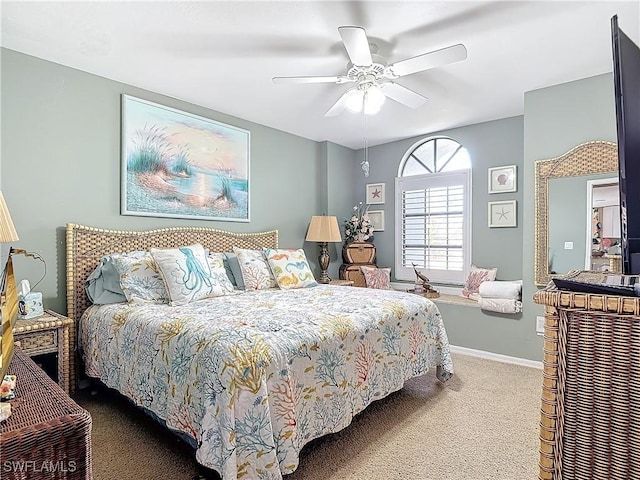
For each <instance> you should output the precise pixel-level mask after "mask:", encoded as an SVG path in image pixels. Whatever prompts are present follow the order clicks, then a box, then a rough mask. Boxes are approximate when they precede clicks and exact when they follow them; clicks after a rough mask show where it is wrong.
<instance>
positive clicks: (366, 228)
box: [344, 202, 374, 244]
mask: <svg viewBox="0 0 640 480" xmlns="http://www.w3.org/2000/svg"><path fill="white" fill-rule="evenodd" d="M368 210H369V206H368V205H364V204H363V203H362V202H359V203H358V204H357V205H354V206H353V214H352V215H351V218H348V219H345V221H344V242H345V244H349V243H351V242H366V241H367V240H369V241H370V240H373V230H374V228H373V224H372V223H371V220H370V219H369V214H368V213H367V212H368Z"/></svg>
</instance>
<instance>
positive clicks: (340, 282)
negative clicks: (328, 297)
mask: <svg viewBox="0 0 640 480" xmlns="http://www.w3.org/2000/svg"><path fill="white" fill-rule="evenodd" d="M329 285H339V286H341V287H351V286H353V280H331V281H330V282H329Z"/></svg>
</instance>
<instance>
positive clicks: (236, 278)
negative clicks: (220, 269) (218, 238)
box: [224, 252, 244, 290]
mask: <svg viewBox="0 0 640 480" xmlns="http://www.w3.org/2000/svg"><path fill="white" fill-rule="evenodd" d="M224 256H225V259H226V260H227V264H228V265H229V271H231V275H232V276H233V280H232V282H233V284H234V285H235V286H236V288H238V290H244V280H243V279H242V270H241V269H240V262H239V261H238V256H237V255H236V254H235V253H230V252H225V254H224ZM225 268H226V265H225ZM229 271H227V275H228V274H229Z"/></svg>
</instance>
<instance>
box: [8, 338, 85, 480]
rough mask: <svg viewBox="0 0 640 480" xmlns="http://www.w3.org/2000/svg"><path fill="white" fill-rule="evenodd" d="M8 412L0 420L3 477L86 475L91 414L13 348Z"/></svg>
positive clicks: (74, 479) (70, 478)
mask: <svg viewBox="0 0 640 480" xmlns="http://www.w3.org/2000/svg"><path fill="white" fill-rule="evenodd" d="M8 372H9V373H10V374H13V375H16V376H17V377H18V378H17V385H16V398H14V399H13V400H10V403H11V409H12V413H11V416H10V417H9V418H8V419H6V420H4V421H3V422H0V465H1V466H2V479H3V480H25V479H29V480H45V479H46V480H53V479H57V480H91V479H92V478H93V473H92V469H91V466H92V464H91V416H90V415H89V412H87V411H86V410H85V409H83V408H82V407H80V406H79V405H77V404H76V403H75V402H74V401H73V400H72V399H71V398H69V396H68V395H67V394H66V393H64V392H63V391H62V389H61V388H60V387H59V386H58V385H57V384H56V383H55V382H54V381H53V380H51V379H50V378H49V377H48V376H47V375H46V373H44V371H43V370H42V369H41V368H39V367H38V366H37V365H36V364H35V363H34V362H33V360H32V359H31V358H29V357H28V356H27V355H26V354H25V353H24V352H22V351H20V349H19V348H16V350H15V352H14V356H13V359H12V361H11V364H10V365H9V370H8Z"/></svg>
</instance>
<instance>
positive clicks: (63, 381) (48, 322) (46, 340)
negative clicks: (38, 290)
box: [13, 310, 75, 394]
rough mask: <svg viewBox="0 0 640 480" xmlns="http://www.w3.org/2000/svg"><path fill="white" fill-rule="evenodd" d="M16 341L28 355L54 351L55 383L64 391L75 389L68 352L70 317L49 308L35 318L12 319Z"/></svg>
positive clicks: (70, 345)
mask: <svg viewBox="0 0 640 480" xmlns="http://www.w3.org/2000/svg"><path fill="white" fill-rule="evenodd" d="M13 336H14V339H15V341H16V342H20V348H21V350H22V351H23V352H24V353H25V354H27V355H28V356H30V357H36V356H38V355H44V354H47V353H57V354H58V384H59V385H60V387H62V389H63V390H64V391H65V392H66V393H67V394H72V393H73V392H74V391H75V381H73V382H72V381H71V379H73V378H75V374H74V370H75V368H74V367H75V365H74V362H72V361H71V355H72V354H73V352H74V349H75V341H74V339H75V329H74V324H73V320H71V319H70V318H68V317H65V316H64V315H60V314H58V313H56V312H53V311H51V310H45V312H44V314H43V315H41V316H39V317H34V318H29V319H18V320H16V323H15V326H14V328H13Z"/></svg>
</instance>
